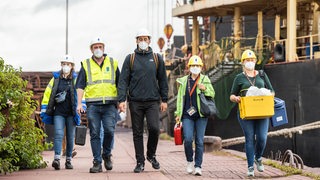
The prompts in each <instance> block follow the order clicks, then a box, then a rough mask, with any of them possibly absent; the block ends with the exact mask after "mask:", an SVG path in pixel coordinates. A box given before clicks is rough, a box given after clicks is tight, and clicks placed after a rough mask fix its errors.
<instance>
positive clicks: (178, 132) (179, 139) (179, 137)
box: [173, 122, 183, 145]
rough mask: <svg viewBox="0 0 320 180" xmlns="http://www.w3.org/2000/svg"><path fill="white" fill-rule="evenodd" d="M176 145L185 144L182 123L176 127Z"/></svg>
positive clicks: (178, 123)
mask: <svg viewBox="0 0 320 180" xmlns="http://www.w3.org/2000/svg"><path fill="white" fill-rule="evenodd" d="M173 131H174V143H175V144H176V145H182V144H183V138H182V137H183V131H182V123H181V122H177V123H176V125H175V126H174V130H173Z"/></svg>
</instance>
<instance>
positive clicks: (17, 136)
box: [0, 57, 48, 174]
mask: <svg viewBox="0 0 320 180" xmlns="http://www.w3.org/2000/svg"><path fill="white" fill-rule="evenodd" d="M0 84H1V85H0V174H6V173H7V172H13V171H17V170H19V169H33V168H41V167H45V166H46V163H45V162H44V161H43V158H42V156H41V153H42V151H44V150H45V149H46V148H48V144H46V143H44V142H43V139H44V136H45V134H44V132H43V131H42V130H41V129H40V128H37V127H36V126H35V120H34V119H32V118H31V115H32V113H33V112H34V110H35V109H36V106H37V103H36V102H35V101H34V100H32V99H31V97H32V96H33V94H32V92H31V91H26V85H27V81H25V80H23V79H22V78H21V68H20V69H19V70H17V69H14V68H13V67H12V66H11V65H6V64H5V63H4V60H3V59H2V58H1V57H0Z"/></svg>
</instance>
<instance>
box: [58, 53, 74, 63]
mask: <svg viewBox="0 0 320 180" xmlns="http://www.w3.org/2000/svg"><path fill="white" fill-rule="evenodd" d="M63 62H68V63H72V65H74V61H73V58H72V56H70V55H68V54H67V55H64V56H63V57H62V60H61V63H63Z"/></svg>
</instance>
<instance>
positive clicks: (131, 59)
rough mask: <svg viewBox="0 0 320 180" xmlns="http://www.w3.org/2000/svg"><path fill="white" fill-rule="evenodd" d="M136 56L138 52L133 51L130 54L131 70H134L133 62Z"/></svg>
mask: <svg viewBox="0 0 320 180" xmlns="http://www.w3.org/2000/svg"><path fill="white" fill-rule="evenodd" d="M135 56H136V53H132V54H131V55H130V70H132V68H133V62H134V58H135Z"/></svg>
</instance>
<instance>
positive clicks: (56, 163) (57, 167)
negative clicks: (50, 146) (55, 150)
mask: <svg viewBox="0 0 320 180" xmlns="http://www.w3.org/2000/svg"><path fill="white" fill-rule="evenodd" d="M52 167H54V169H55V170H60V160H59V159H55V160H53V161H52Z"/></svg>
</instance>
